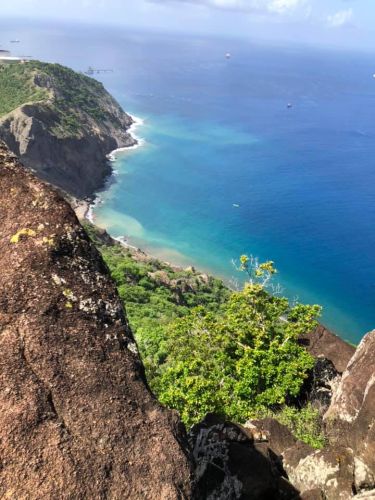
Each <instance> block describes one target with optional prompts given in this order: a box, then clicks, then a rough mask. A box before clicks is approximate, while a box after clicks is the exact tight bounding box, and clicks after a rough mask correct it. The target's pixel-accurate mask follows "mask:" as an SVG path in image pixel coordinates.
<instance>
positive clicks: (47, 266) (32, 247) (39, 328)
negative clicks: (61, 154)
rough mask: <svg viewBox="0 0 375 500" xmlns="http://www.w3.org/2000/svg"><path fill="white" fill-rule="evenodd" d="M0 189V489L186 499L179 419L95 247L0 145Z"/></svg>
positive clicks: (0, 494)
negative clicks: (160, 390) (158, 395)
mask: <svg viewBox="0 0 375 500" xmlns="http://www.w3.org/2000/svg"><path fill="white" fill-rule="evenodd" d="M0 190H1V196H0V228H1V229H0V231H1V232H0V270H1V272H0V332H1V335H0V405H1V412H0V460H1V466H0V498H14V499H21V498H25V499H26V498H27V499H31V500H32V499H41V498H46V499H55V498H56V499H91V498H92V499H99V498H100V499H104V498H106V499H107V498H108V499H111V498H112V499H122V498H124V499H125V498H129V499H133V498H134V499H182V498H189V497H190V496H191V482H190V462H189V457H188V452H187V448H186V447H185V444H184V439H185V435H184V429H183V427H182V426H181V423H180V420H179V417H178V415H177V414H175V413H174V412H171V411H167V410H166V409H163V408H162V407H161V406H160V405H159V404H158V403H157V401H156V400H155V398H154V397H153V395H152V394H151V392H150V391H149V390H148V388H147V384H146V382H145V379H144V375H143V367H142V365H141V363H140V360H139V356H138V354H137V348H136V344H135V342H134V339H133V336H132V333H131V331H130V329H129V326H128V323H127V320H126V317H125V315H124V311H123V309H122V306H121V302H120V300H119V297H118V295H117V292H116V290H115V287H114V284H113V283H112V281H111V279H110V276H109V272H108V270H107V268H106V266H105V264H104V263H103V261H102V259H101V257H100V255H99V253H98V251H97V250H96V249H95V248H94V247H93V245H92V244H91V243H90V242H89V240H88V238H87V236H86V233H85V232H84V230H83V229H82V227H81V226H80V224H79V223H78V221H77V219H76V217H75V215H74V213H73V211H72V210H71V208H70V207H69V206H68V205H67V203H65V202H64V201H63V200H62V199H61V197H60V196H59V195H58V194H57V192H55V191H54V190H53V189H52V188H50V187H48V186H46V185H45V184H43V183H42V182H40V181H38V180H37V179H36V178H35V177H34V176H33V175H32V174H31V173H29V172H27V171H26V170H24V169H23V168H22V167H21V166H20V165H18V164H17V161H16V160H15V159H14V158H12V157H11V156H10V155H9V153H8V151H7V150H6V149H5V148H4V147H3V146H1V145H0Z"/></svg>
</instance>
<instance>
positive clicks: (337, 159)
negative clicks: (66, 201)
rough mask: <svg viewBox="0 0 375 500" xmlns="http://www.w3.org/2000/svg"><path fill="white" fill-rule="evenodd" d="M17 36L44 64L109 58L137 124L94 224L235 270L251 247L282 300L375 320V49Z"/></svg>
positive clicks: (111, 33)
mask: <svg viewBox="0 0 375 500" xmlns="http://www.w3.org/2000/svg"><path fill="white" fill-rule="evenodd" d="M52 28H53V29H52ZM7 29H9V28H7ZM3 32H4V29H3ZM17 33H18V35H17V38H20V39H21V40H22V42H23V43H25V45H26V44H27V49H28V50H27V52H30V53H32V54H33V55H34V56H36V57H39V58H43V59H45V60H51V61H58V62H62V63H64V64H68V65H70V66H72V67H74V68H75V69H78V70H82V69H85V68H86V67H87V66H88V65H89V64H90V65H92V66H94V67H113V68H114V70H115V71H114V72H113V73H108V74H105V75H99V76H98V78H100V79H101V80H102V81H103V83H104V84H105V85H106V87H107V88H108V89H109V90H110V91H111V92H112V93H113V94H114V95H115V97H116V98H117V99H118V100H119V101H120V103H121V104H122V105H123V106H124V108H125V109H126V110H128V111H129V112H131V113H133V114H134V115H136V116H140V117H142V118H143V119H144V125H143V126H142V127H141V128H139V129H138V132H137V133H138V134H139V135H141V136H142V137H144V138H145V141H146V142H145V145H144V146H143V147H141V148H139V149H136V150H131V151H128V152H125V153H123V154H121V155H120V156H119V157H118V160H117V162H116V163H115V164H114V167H115V169H116V170H117V171H118V174H117V176H116V177H115V182H112V183H111V185H110V186H109V189H108V190H107V191H106V192H104V193H101V196H102V199H103V203H102V204H101V205H99V206H98V207H97V208H96V209H95V217H96V220H97V222H99V223H100V224H102V225H104V226H106V227H108V228H109V230H110V231H111V232H112V234H114V235H115V236H127V237H128V238H129V239H130V241H131V242H133V243H134V244H136V245H139V246H141V247H143V248H145V249H147V250H149V251H150V252H152V253H153V254H155V255H158V256H161V257H163V258H166V259H167V260H170V261H172V262H176V263H182V264H186V265H188V264H191V263H193V264H195V265H196V266H197V267H201V268H203V269H206V270H209V271H211V272H214V273H216V274H218V275H220V276H223V277H225V278H226V279H231V278H232V277H235V279H238V276H236V273H235V270H234V268H233V266H232V263H231V261H232V259H235V258H238V256H239V255H241V254H242V253H249V254H250V253H252V254H254V255H256V256H258V257H259V258H260V259H272V260H274V261H275V262H276V265H277V267H278V269H279V271H280V273H279V280H280V282H281V284H282V285H283V286H284V288H285V293H287V294H288V295H289V296H290V297H295V296H298V297H299V298H300V299H301V300H303V301H307V302H313V303H319V304H322V305H323V307H324V315H323V321H324V322H325V323H326V324H327V325H328V326H329V327H331V328H332V329H333V330H334V331H336V332H337V333H339V334H340V335H342V336H343V337H345V338H347V339H349V340H352V341H354V342H358V341H359V340H360V338H361V337H362V335H363V334H364V333H365V332H366V331H368V330H370V329H372V328H374V327H375V314H374V312H375V253H374V248H375V232H374V223H375V195H374V185H375V121H374V118H373V117H374V106H375V80H374V79H373V77H372V75H373V73H374V72H375V64H374V62H373V58H372V57H370V56H367V55H364V54H354V53H342V52H341V53H340V52H328V51H326V52H324V51H317V50H314V49H311V48H306V47H304V48H298V47H293V46H288V47H286V46H284V47H264V46H259V45H255V44H250V43H245V42H241V41H239V40H217V39H205V38H191V37H176V36H172V35H170V36H167V35H163V36H161V35H156V34H150V33H148V34H144V33H134V32H129V31H125V30H117V31H116V30H114V29H109V28H103V27H96V28H95V29H91V28H87V27H84V26H81V27H76V28H75V29H72V27H68V26H63V25H60V26H59V27H58V28H56V27H50V26H48V27H47V26H44V27H43V26H37V27H30V26H23V27H22V26H20V27H19V29H18V31H17ZM4 36H5V37H6V39H8V38H9V39H11V38H12V36H10V37H9V36H7V33H6V29H5V33H4ZM228 51H230V52H231V53H232V58H231V59H230V60H226V59H225V57H224V55H225V53H226V52H228ZM289 102H290V103H292V107H291V108H289V109H288V108H287V103H289ZM233 204H238V205H239V207H233Z"/></svg>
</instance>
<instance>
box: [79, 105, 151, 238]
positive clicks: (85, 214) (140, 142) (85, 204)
mask: <svg viewBox="0 0 375 500" xmlns="http://www.w3.org/2000/svg"><path fill="white" fill-rule="evenodd" d="M128 114H129V113H128ZM129 116H131V118H132V120H133V123H132V124H131V125H130V127H129V128H128V130H127V132H128V134H129V135H130V136H131V137H132V138H133V139H134V141H135V144H133V145H131V146H124V147H121V148H117V149H114V150H113V151H111V152H110V153H108V155H107V159H108V161H110V162H112V163H113V162H115V161H116V160H117V155H118V154H119V153H120V154H121V153H124V152H126V151H129V150H132V149H138V148H140V147H142V146H144V144H145V142H146V141H145V139H143V138H142V137H140V136H139V135H138V134H137V133H136V131H137V129H138V128H139V127H141V126H142V125H144V120H143V119H142V118H140V117H138V116H134V115H130V114H129ZM116 174H117V172H116V170H114V169H113V168H112V173H111V175H110V176H109V177H108V179H107V182H106V185H105V186H104V187H103V189H102V191H106V189H107V186H108V182H111V179H113V178H114V177H116ZM101 202H102V199H101V197H100V195H99V194H98V193H96V194H95V195H94V197H93V199H92V200H79V199H76V200H75V202H74V204H73V209H74V211H75V213H76V216H77V217H78V219H80V220H84V219H87V220H88V221H89V222H91V223H92V224H95V220H94V219H95V216H94V213H93V210H94V208H95V207H96V206H97V205H99V204H100V203H101ZM123 244H124V243H123ZM129 246H130V245H129ZM132 248H136V247H132Z"/></svg>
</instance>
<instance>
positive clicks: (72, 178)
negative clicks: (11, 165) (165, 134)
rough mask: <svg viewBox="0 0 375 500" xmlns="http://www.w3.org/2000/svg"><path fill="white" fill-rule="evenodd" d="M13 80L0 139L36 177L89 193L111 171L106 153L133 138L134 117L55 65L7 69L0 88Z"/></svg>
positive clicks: (74, 191) (91, 82)
mask: <svg viewBox="0 0 375 500" xmlns="http://www.w3.org/2000/svg"><path fill="white" fill-rule="evenodd" d="M8 73H9V74H8ZM21 77H22V78H21ZM12 80H14V81H16V82H17V83H18V85H15V87H16V88H17V89H18V94H17V96H18V98H16V99H10V98H9V99H8V101H9V106H8V107H3V113H4V112H6V113H5V114H3V115H2V116H0V138H1V139H2V140H4V142H5V143H6V144H7V145H8V147H9V148H10V150H11V151H12V152H13V153H15V154H16V155H17V156H18V157H19V158H20V159H21V160H22V162H23V164H24V165H26V166H27V167H29V168H32V169H34V170H35V171H36V172H37V175H38V176H39V177H40V178H42V179H44V180H46V181H48V182H50V183H52V184H54V185H56V186H58V187H60V188H62V189H63V190H65V191H67V192H68V193H70V194H72V195H74V196H77V197H79V198H82V197H85V196H91V195H93V193H94V192H95V191H96V190H98V189H99V188H101V187H102V186H103V184H104V181H105V178H106V177H107V176H108V175H109V174H110V173H111V167H110V164H109V162H108V160H107V158H106V155H107V154H108V153H109V152H111V151H112V150H114V149H116V148H118V147H125V146H131V145H133V144H135V143H136V141H135V140H134V139H133V138H132V137H131V136H130V135H129V133H128V132H127V130H128V129H129V127H130V125H131V124H132V123H133V120H132V118H131V117H130V116H129V115H127V114H126V113H125V112H124V111H123V110H122V109H121V107H120V106H119V104H118V103H117V102H116V101H115V100H114V99H113V98H112V97H111V96H110V94H109V93H108V92H106V90H105V89H104V87H103V86H102V84H100V83H99V82H97V81H96V80H93V79H91V78H88V77H86V76H84V75H80V74H78V73H75V72H74V71H72V70H70V69H68V68H64V67H62V66H59V65H52V64H46V63H39V62H29V63H27V64H25V65H23V66H21V65H19V66H16V67H15V68H10V69H8V68H5V69H3V70H2V74H1V78H0V92H1V91H3V88H2V86H3V87H5V85H6V84H8V83H9V82H11V81H12ZM21 90H22V92H21ZM5 94H6V92H5ZM17 96H16V97H17ZM35 96H37V97H35ZM36 99H38V100H36ZM5 100H6V99H5ZM23 101H26V102H23ZM14 103H15V104H14ZM12 106H16V107H15V108H13V107H12ZM10 108H11V109H10ZM9 109H10V111H9ZM0 111H1V109H0ZM0 114H1V113H0Z"/></svg>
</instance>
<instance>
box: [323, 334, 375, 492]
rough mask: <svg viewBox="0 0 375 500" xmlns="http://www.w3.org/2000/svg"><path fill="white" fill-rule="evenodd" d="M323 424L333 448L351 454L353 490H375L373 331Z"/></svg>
mask: <svg viewBox="0 0 375 500" xmlns="http://www.w3.org/2000/svg"><path fill="white" fill-rule="evenodd" d="M324 420H325V422H326V426H327V430H328V435H329V436H330V441H331V443H332V445H333V446H335V445H336V444H337V443H341V444H342V445H345V446H347V447H348V448H350V449H351V450H352V451H353V454H354V460H355V487H356V489H357V490H362V489H371V488H375V330H374V331H372V332H370V333H368V334H367V335H366V336H365V337H364V338H363V340H362V342H361V343H360V345H359V346H358V348H357V350H356V352H355V354H354V356H353V357H352V359H351V360H350V362H349V364H348V366H347V369H346V371H345V372H344V374H343V376H342V379H341V382H340V385H339V386H338V389H337V391H336V392H335V394H334V397H333V400H332V403H331V406H330V407H329V409H328V411H327V412H326V414H325V416H324Z"/></svg>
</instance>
